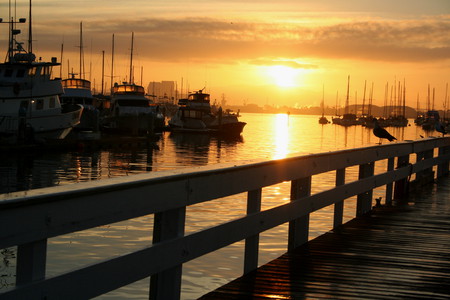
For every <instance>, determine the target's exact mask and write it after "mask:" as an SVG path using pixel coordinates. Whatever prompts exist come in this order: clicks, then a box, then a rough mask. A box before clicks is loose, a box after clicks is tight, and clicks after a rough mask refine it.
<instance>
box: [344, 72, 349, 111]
mask: <svg viewBox="0 0 450 300" xmlns="http://www.w3.org/2000/svg"><path fill="white" fill-rule="evenodd" d="M349 92H350V75H348V80H347V98H346V99H345V113H346V114H348V109H349V107H348V106H349Z"/></svg>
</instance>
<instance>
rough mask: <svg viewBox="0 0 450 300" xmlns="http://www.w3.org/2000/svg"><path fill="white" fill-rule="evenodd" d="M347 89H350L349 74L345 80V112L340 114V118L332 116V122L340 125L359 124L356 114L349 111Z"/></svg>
mask: <svg viewBox="0 0 450 300" xmlns="http://www.w3.org/2000/svg"><path fill="white" fill-rule="evenodd" d="M349 91H350V75H349V76H348V81H347V98H346V100H345V113H344V114H343V115H342V118H332V121H333V124H336V125H341V126H353V125H359V124H360V123H359V122H358V118H357V117H356V114H354V113H351V112H349V107H350V105H349Z"/></svg>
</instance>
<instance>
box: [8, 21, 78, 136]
mask: <svg viewBox="0 0 450 300" xmlns="http://www.w3.org/2000/svg"><path fill="white" fill-rule="evenodd" d="M24 22H25V19H20V20H19V21H18V22H16V21H14V20H11V21H10V22H6V23H9V25H10V29H11V33H10V41H9V50H8V55H7V61H6V62H5V63H2V64H0V136H1V137H2V138H4V140H5V142H7V143H15V142H32V141H33V140H42V139H63V138H65V137H66V136H67V134H68V133H69V132H70V131H71V130H72V128H73V127H74V126H76V125H77V124H78V123H79V122H80V117H81V113H82V110H83V108H82V107H81V106H80V105H70V104H63V105H62V104H61V102H60V98H59V96H60V95H61V94H62V93H63V87H62V85H61V80H59V79H51V72H52V67H53V66H58V65H59V63H57V62H56V58H52V60H51V62H42V61H40V60H39V61H38V62H37V61H36V56H35V55H34V54H33V53H32V52H31V41H32V39H31V37H30V38H29V41H30V42H29V47H28V50H25V49H24V48H23V47H22V43H19V42H17V40H16V35H18V34H19V33H20V30H18V29H15V27H16V26H15V24H16V23H24Z"/></svg>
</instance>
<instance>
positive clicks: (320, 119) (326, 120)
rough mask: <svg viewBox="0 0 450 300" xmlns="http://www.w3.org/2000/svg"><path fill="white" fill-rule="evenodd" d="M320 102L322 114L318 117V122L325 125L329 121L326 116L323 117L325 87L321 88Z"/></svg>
mask: <svg viewBox="0 0 450 300" xmlns="http://www.w3.org/2000/svg"><path fill="white" fill-rule="evenodd" d="M322 90H323V91H322V102H321V103H320V107H321V108H322V116H321V117H320V118H319V124H322V125H325V124H328V123H330V121H328V119H327V117H325V88H323V89H322Z"/></svg>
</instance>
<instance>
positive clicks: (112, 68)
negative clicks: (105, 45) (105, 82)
mask: <svg viewBox="0 0 450 300" xmlns="http://www.w3.org/2000/svg"><path fill="white" fill-rule="evenodd" d="M113 82H114V33H113V35H112V49H111V88H110V92H111V93H112V89H113Z"/></svg>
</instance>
